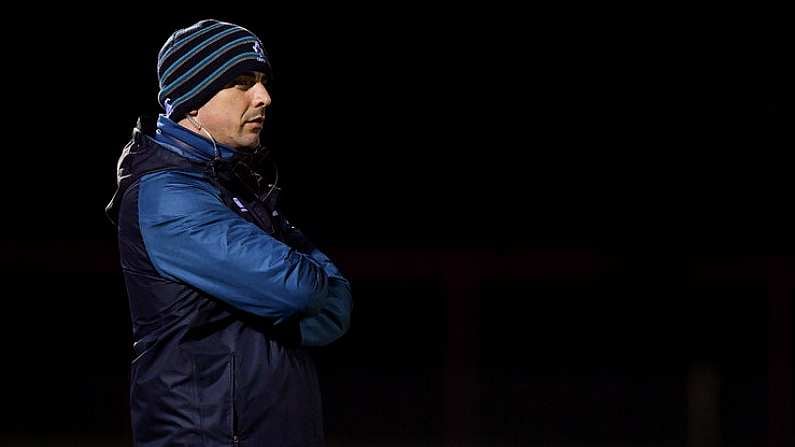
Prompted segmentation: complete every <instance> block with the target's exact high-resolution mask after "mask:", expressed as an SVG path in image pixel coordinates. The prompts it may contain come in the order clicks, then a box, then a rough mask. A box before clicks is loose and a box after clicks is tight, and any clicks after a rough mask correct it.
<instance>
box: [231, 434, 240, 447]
mask: <svg viewBox="0 0 795 447" xmlns="http://www.w3.org/2000/svg"><path fill="white" fill-rule="evenodd" d="M232 445H233V446H238V445H240V439H238V437H237V435H232Z"/></svg>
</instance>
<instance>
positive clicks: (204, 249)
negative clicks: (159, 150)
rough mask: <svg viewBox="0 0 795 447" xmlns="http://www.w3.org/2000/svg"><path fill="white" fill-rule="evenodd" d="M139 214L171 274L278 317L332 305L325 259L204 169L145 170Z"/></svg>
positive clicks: (158, 264) (164, 271) (155, 257)
mask: <svg viewBox="0 0 795 447" xmlns="http://www.w3.org/2000/svg"><path fill="white" fill-rule="evenodd" d="M138 214H139V223H140V230H141V235H142V237H143V240H144V245H145V247H146V251H147V253H148V255H149V257H150V259H151V261H152V264H153V265H154V267H155V268H156V269H157V270H158V272H159V273H160V274H161V275H163V276H165V277H168V278H172V279H176V280H179V281H183V282H185V283H187V284H189V285H191V286H193V287H196V288H198V289H200V290H203V291H204V292H206V293H208V294H210V295H212V296H214V297H216V298H219V299H221V300H223V301H225V302H227V303H229V304H231V305H232V306H235V307H237V308H239V309H241V310H243V311H246V312H249V313H252V314H255V315H259V316H263V317H273V318H276V319H278V320H283V319H286V318H288V317H290V316H291V315H295V314H298V313H304V312H307V311H311V310H312V309H319V308H322V307H323V305H324V304H325V301H326V297H327V295H328V276H327V274H326V271H325V269H323V267H322V266H321V263H320V262H318V261H317V260H315V259H313V258H312V257H311V256H308V255H304V254H302V253H299V252H298V251H296V250H294V249H292V248H290V247H289V246H287V245H285V244H283V243H282V242H280V241H278V240H277V239H275V238H273V237H271V236H270V235H268V234H267V233H265V232H264V231H262V230H261V229H260V228H259V227H257V226H256V225H254V224H252V223H250V222H248V221H247V220H245V219H243V218H242V217H240V216H239V215H237V214H236V213H235V212H234V211H232V210H231V209H229V208H228V207H227V206H226V205H224V203H223V202H222V200H221V196H220V191H218V189H217V188H215V187H214V186H213V185H212V184H210V183H209V182H207V180H206V179H204V178H203V176H201V175H200V174H196V173H189V172H180V171H162V172H157V173H153V174H148V175H146V176H144V177H143V178H142V179H141V184H140V191H139V201H138Z"/></svg>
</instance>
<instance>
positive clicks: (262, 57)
mask: <svg viewBox="0 0 795 447" xmlns="http://www.w3.org/2000/svg"><path fill="white" fill-rule="evenodd" d="M254 52H255V53H257V59H259V60H260V61H262V62H265V51H264V50H263V49H262V44H261V43H259V40H257V41H256V42H254Z"/></svg>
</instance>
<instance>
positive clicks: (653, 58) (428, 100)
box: [0, 4, 795, 445]
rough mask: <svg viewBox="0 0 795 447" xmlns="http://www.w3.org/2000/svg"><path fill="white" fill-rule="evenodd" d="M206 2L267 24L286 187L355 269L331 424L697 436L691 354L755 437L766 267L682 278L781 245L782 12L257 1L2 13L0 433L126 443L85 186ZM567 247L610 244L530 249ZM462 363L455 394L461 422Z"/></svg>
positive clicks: (601, 437)
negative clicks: (459, 287)
mask: <svg viewBox="0 0 795 447" xmlns="http://www.w3.org/2000/svg"><path fill="white" fill-rule="evenodd" d="M229 10H232V11H234V12H229ZM96 14H99V15H96ZM208 17H213V18H218V19H221V20H228V21H232V22H235V23H238V24H241V25H243V26H246V27H248V28H249V29H251V30H252V31H254V32H255V33H256V34H258V35H259V36H260V37H261V38H262V40H263V42H264V44H265V47H266V50H267V51H268V52H269V55H270V57H271V59H272V63H273V67H274V79H273V82H272V91H271V94H272V98H273V105H272V107H271V113H270V120H269V122H268V124H267V126H266V128H265V130H264V135H263V138H264V141H265V142H266V143H267V144H268V145H269V146H270V147H271V148H273V150H274V151H275V157H276V160H277V162H278V163H279V168H280V173H281V178H282V181H283V186H284V192H283V194H282V206H283V208H284V210H285V212H286V213H287V214H288V215H289V216H291V220H292V221H293V222H295V223H296V224H298V225H299V226H300V227H301V228H302V229H303V230H304V232H305V233H307V234H308V235H309V236H310V237H311V238H312V239H313V240H314V241H315V243H316V244H317V245H319V246H321V247H324V248H326V251H327V252H328V253H329V254H330V255H332V257H333V258H334V259H336V260H337V262H338V264H339V265H340V267H341V268H342V270H343V271H344V272H346V273H347V274H348V276H349V277H350V279H351V280H352V282H353V284H354V296H355V300H356V309H355V313H354V320H353V327H352V329H351V332H350V333H349V334H348V335H347V336H346V337H345V338H344V339H342V340H340V341H339V342H337V343H335V344H334V345H332V346H330V347H328V348H326V349H324V350H318V351H317V353H316V354H317V360H318V368H319V370H320V373H321V380H322V382H321V386H322V387H323V392H324V405H325V411H326V417H325V418H326V431H327V436H328V438H329V443H330V444H332V445H402V444H400V443H401V442H403V443H405V444H406V445H414V444H417V445H439V444H441V443H443V442H445V440H447V442H448V443H450V442H452V441H451V440H453V439H457V438H456V437H463V439H466V440H467V441H468V442H472V443H482V444H483V445H503V444H504V445H535V444H538V445H580V444H582V445H607V444H606V443H610V442H614V443H615V445H665V443H667V442H669V443H673V444H671V445H680V444H679V443H681V442H683V441H685V440H687V439H688V436H690V440H691V443H692V441H693V439H694V438H693V436H694V435H693V427H692V422H691V423H690V425H689V423H688V420H689V419H688V418H689V417H692V412H691V413H688V408H692V395H690V394H688V390H691V388H690V386H691V385H689V384H691V382H692V380H695V379H694V377H695V378H698V377H701V376H699V374H700V373H701V372H703V371H706V373H704V374H706V376H707V377H718V379H716V380H717V382H716V383H719V385H718V387H719V393H718V394H717V395H718V396H719V397H718V403H719V411H718V414H719V420H720V423H719V429H718V431H719V436H720V438H721V439H722V440H723V441H724V442H725V443H726V445H759V443H760V442H762V441H763V440H764V439H766V436H767V430H768V425H767V424H768V414H767V411H768V397H769V396H768V386H769V384H768V372H769V371H768V353H769V346H768V343H769V340H768V336H769V334H768V318H769V311H770V309H769V303H768V292H769V289H768V288H767V284H766V283H765V282H764V281H758V280H752V279H749V280H744V279H742V278H745V277H746V276H749V277H754V278H755V276H754V275H753V274H751V273H750V272H749V271H748V270H744V268H742V267H740V268H739V269H735V270H734V271H735V272H739V273H738V274H739V278H740V279H739V280H733V281H724V282H721V281H717V282H710V281H707V280H703V279H701V278H700V277H699V276H698V275H693V274H691V273H692V272H693V271H701V269H706V268H708V266H711V265H725V264H732V265H740V266H744V265H757V264H761V265H767V264H766V262H767V261H766V260H769V259H771V258H770V257H771V256H776V258H775V259H784V260H787V259H791V258H788V257H787V256H788V255H792V254H793V251H794V250H795V237H793V232H792V228H793V224H794V223H795V219H793V217H792V213H791V208H792V199H791V191H792V180H791V178H792V174H791V167H790V166H791V163H789V162H790V158H791V157H790V156H789V155H790V153H791V151H792V142H791V138H790V137H789V136H790V135H791V129H792V127H791V122H792V118H793V114H792V95H791V82H788V80H791V79H792V76H791V74H792V73H791V72H790V71H789V70H788V69H787V68H786V67H785V66H786V65H788V64H786V63H785V61H786V60H787V59H788V58H791V49H789V48H788V47H787V46H785V44H784V42H785V38H784V28H783V26H781V25H780V24H779V23H778V22H777V20H776V14H775V13H773V12H770V13H768V14H751V13H746V12H744V11H721V10H714V11H706V12H696V11H691V10H678V11H674V10H653V11H645V10H644V11H641V10H625V9H622V10H619V9H616V10H601V9H600V10H596V9H591V10H583V9H575V8H574V7H573V6H572V7H571V9H570V10H566V9H562V10H555V11H553V10H546V9H535V10H533V9H528V10H524V11H519V10H507V9H500V8H499V7H497V6H494V5H492V6H491V7H490V8H488V9H486V8H484V7H483V6H482V5H477V4H475V5H473V6H470V7H467V8H462V7H452V6H451V7H449V8H442V7H439V8H435V9H433V10H431V9H429V8H428V7H420V6H407V5H405V4H403V5H394V6H391V7H387V6H381V7H378V8H376V7H373V6H370V7H368V6H364V5H362V6H357V7H353V6H350V7H340V6H334V7H331V6H324V7H314V6H313V7H311V8H310V7H309V6H306V8H300V7H295V8H291V10H286V9H285V10H280V9H276V8H271V7H269V6H268V5H267V4H262V5H261V6H251V5H239V7H238V8H237V9H233V8H228V9H227V12H226V13H219V10H209V11H207V10H204V11H202V10H199V9H198V8H197V7H194V6H193V5H185V8H184V11H182V12H180V13H175V12H166V11H162V10H156V9H147V8H144V7H143V6H135V5H129V6H128V5H119V6H117V5H106V6H102V7H97V8H95V9H94V10H91V11H89V10H77V9H64V10H58V11H52V10H49V11H47V14H44V13H43V12H42V11H36V12H30V13H24V14H23V13H18V14H17V15H16V16H13V15H12V16H11V17H8V18H7V22H8V23H13V22H17V23H18V25H19V26H18V28H17V27H11V26H9V27H8V29H5V30H4V31H3V39H4V40H5V41H6V42H7V45H6V55H5V59H6V63H5V67H6V68H5V69H4V70H3V71H4V86H5V89H4V94H3V101H4V104H5V105H6V112H7V113H6V114H5V116H4V117H3V118H2V120H3V121H2V122H3V124H4V126H3V127H4V137H5V138H4V139H3V140H4V144H3V145H4V156H5V172H4V175H3V194H4V207H3V208H4V213H3V238H2V240H3V245H4V248H3V256H2V262H3V269H2V272H3V273H2V275H3V278H2V279H3V285H4V289H5V292H4V293H3V306H4V312H3V313H2V319H3V322H2V326H3V333H4V335H3V345H4V349H3V355H4V357H5V360H4V362H3V377H4V380H3V383H4V385H5V390H4V393H3V394H4V398H3V401H4V405H3V414H2V415H0V416H1V417H0V436H5V437H7V438H8V439H9V440H11V441H7V442H11V443H12V444H13V443H17V444H18V445H28V444H25V442H28V441H30V442H32V441H31V440H37V441H38V442H40V443H45V444H46V445H89V444H90V443H91V442H94V443H96V444H97V445H129V421H128V414H127V407H126V405H127V401H126V399H127V395H126V392H127V391H126V380H127V377H126V374H127V373H126V371H127V365H128V362H129V359H130V345H131V342H132V340H130V334H129V328H130V326H129V317H128V314H127V303H126V298H125V294H124V289H123V283H122V282H121V277H120V275H119V272H118V268H117V264H116V263H117V259H116V258H115V254H116V251H115V250H116V248H115V243H116V241H115V234H114V229H113V227H112V226H111V225H110V223H109V222H108V221H107V220H106V219H105V217H104V214H103V208H104V206H105V204H106V203H107V201H108V200H109V199H110V196H111V195H112V193H113V190H114V186H115V184H114V183H115V173H114V169H115V161H116V158H117V157H118V155H119V152H120V149H121V147H122V146H123V145H124V144H125V143H126V141H127V139H128V137H129V134H130V131H131V129H132V127H133V125H134V123H135V120H136V118H137V117H138V116H139V115H142V114H143V115H149V116H155V115H156V114H157V113H158V112H159V109H158V105H157V103H156V92H157V79H156V75H155V64H156V57H157V51H158V50H159V48H160V46H161V45H162V43H163V42H164V41H165V39H166V38H167V37H168V36H169V35H170V34H171V32H173V31H174V30H175V29H177V28H180V27H184V26H188V25H190V24H192V23H194V22H195V21H197V20H199V19H202V18H208ZM572 253H588V254H590V255H592V256H596V257H598V258H599V259H607V260H608V261H607V264H606V265H607V267H604V268H602V267H599V268H593V269H590V270H589V269H586V270H587V272H586V273H587V274H584V275H580V276H578V274H576V273H566V274H561V275H559V276H555V275H552V277H543V278H542V277H537V276H536V275H535V274H534V273H533V272H534V271H535V270H534V269H537V268H539V267H541V268H542V269H543V268H545V267H544V266H546V265H548V263H549V262H553V261H550V259H554V260H557V261H555V262H559V264H560V265H562V266H563V267H562V270H563V271H568V270H567V269H568V268H569V267H568V266H570V265H573V263H574V261H573V259H574V257H572V258H571V259H572V260H571V261H570V260H569V256H574V255H571V254H572ZM525 255H527V256H530V257H531V258H532V259H538V260H539V261H538V262H536V263H528V264H527V265H518V266H517V265H514V266H513V267H512V268H513V270H518V271H523V270H526V272H527V274H526V276H523V274H519V275H515V274H502V273H501V272H502V270H501V268H502V267H498V268H497V269H496V271H497V273H493V272H492V274H489V275H485V276H484V277H483V278H481V280H478V281H476V282H471V277H470V276H469V275H468V274H467V271H466V270H460V269H458V268H457V267H456V264H455V263H453V264H450V263H447V262H446V261H444V260H449V259H470V260H471V259H474V264H472V265H475V266H476V267H474V269H475V272H478V271H479V270H478V269H479V268H481V267H483V263H482V262H479V261H478V259H481V260H483V259H498V260H500V259H501V260H502V261H500V262H505V263H510V262H509V261H506V259H525V258H522V256H525ZM504 256H508V257H504ZM510 256H518V258H511V257H510ZM429 259H430V260H431V261H429V262H431V263H432V264H433V263H434V262H438V263H439V265H441V266H442V267H440V268H439V270H433V271H434V272H436V273H432V274H419V275H418V274H412V273H406V274H405V275H404V274H401V272H402V271H404V270H405V271H407V272H411V271H415V270H417V268H416V267H414V266H408V265H403V263H404V262H414V261H411V260H415V261H416V260H426V261H427V260H429ZM434 260H437V261H434ZM438 260H442V261H438ZM434 265H436V264H434ZM500 265H502V264H500ZM477 266H480V267H477ZM484 268H485V267H484ZM420 270H421V269H420ZM492 270H493V269H492ZM571 270H572V271H576V270H577V269H576V268H575V267H571ZM439 272H444V273H439ZM469 272H470V273H471V270H469ZM762 276H763V277H764V275H762ZM727 278H730V279H736V278H732V276H731V275H727ZM467 281H470V282H467ZM456 283H463V284H470V285H472V287H471V288H468V289H467V290H468V292H467V293H464V294H463V295H461V296H462V297H463V298H462V300H463V301H461V302H459V301H457V299H458V298H457V297H458V295H456V294H455V293H456V292H454V290H456V285H455V284H456ZM790 298H791V295H790ZM459 304H460V307H459ZM451 315H454V316H455V317H452V316H451ZM789 322H790V323H787V325H789V324H791V316H790V319H789ZM470 323H474V325H473V327H472V331H471V333H469V334H468V335H466V336H463V337H462V338H460V339H459V338H457V335H450V334H458V333H459V332H457V331H458V329H456V328H459V329H460V328H461V327H462V326H461V325H467V324H470ZM787 327H789V326H787ZM451 328H452V329H451ZM790 334H791V332H790ZM469 342H474V345H472V346H471V349H472V355H471V357H468V356H466V355H460V354H455V352H459V351H457V349H459V350H460V349H461V346H462V344H466V343H469ZM467 357H468V358H469V359H470V361H469V362H467V361H463V360H462V359H466V358H467ZM467 374H469V375H467ZM459 375H464V376H466V377H469V379H467V380H469V381H465V383H464V385H462V386H461V387H460V388H453V391H452V393H453V394H455V393H457V392H458V391H462V392H463V393H464V395H466V396H470V397H472V399H471V400H467V399H468V398H462V399H463V401H465V402H470V406H471V408H472V409H473V410H472V411H473V412H472V413H470V414H469V415H468V416H466V417H464V419H461V420H464V421H468V423H469V426H467V427H465V428H451V426H450V425H451V423H450V422H449V421H450V420H452V421H455V420H457V419H455V415H454V414H455V412H454V411H452V410H451V406H454V403H455V402H458V400H457V399H458V397H451V394H450V393H451V391H449V389H450V385H449V384H450V383H451V381H452V382H454V378H455V377H458V376H459ZM708 383H712V382H708ZM456 390H458V391H456ZM473 396H474V397H473ZM689 396H690V397H689ZM689 399H691V400H689ZM688 402H690V404H689V403H688ZM790 402H791V400H790ZM688 405H691V407H689V406H688ZM790 433H791V429H790ZM411 443H414V444H411ZM500 443H502V444H500ZM31 445H34V444H31ZM35 445H38V444H35ZM705 445H706V444H705Z"/></svg>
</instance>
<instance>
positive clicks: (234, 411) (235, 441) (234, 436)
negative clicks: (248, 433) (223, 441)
mask: <svg viewBox="0 0 795 447" xmlns="http://www.w3.org/2000/svg"><path fill="white" fill-rule="evenodd" d="M235 370H236V368H235V355H234V354H232V371H231V372H232V445H233V446H234V447H237V446H239V445H240V437H239V436H238V434H237V405H236V401H235V397H236V396H235V388H236V387H237V384H236V383H235Z"/></svg>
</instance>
